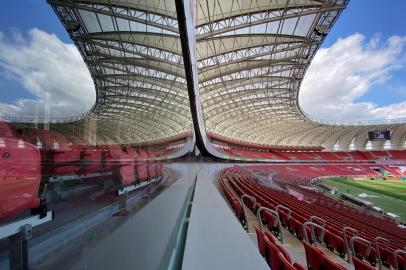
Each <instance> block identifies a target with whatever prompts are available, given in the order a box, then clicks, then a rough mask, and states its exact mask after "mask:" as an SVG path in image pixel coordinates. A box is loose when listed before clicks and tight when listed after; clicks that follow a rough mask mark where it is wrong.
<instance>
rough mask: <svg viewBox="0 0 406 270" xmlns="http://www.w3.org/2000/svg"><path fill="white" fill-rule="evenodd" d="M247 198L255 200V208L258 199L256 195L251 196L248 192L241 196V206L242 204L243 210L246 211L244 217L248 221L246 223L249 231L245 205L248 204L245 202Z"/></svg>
mask: <svg viewBox="0 0 406 270" xmlns="http://www.w3.org/2000/svg"><path fill="white" fill-rule="evenodd" d="M245 198H250V199H252V200H253V202H254V209H255V206H256V205H257V199H255V198H254V197H252V196H250V195H248V194H243V195H241V197H240V200H241V206H242V212H243V213H244V219H245V222H246V225H247V227H246V229H247V231H248V219H247V212H246V211H245V207H244V205H246V204H245V203H244V199H245Z"/></svg>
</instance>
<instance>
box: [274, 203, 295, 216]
mask: <svg viewBox="0 0 406 270" xmlns="http://www.w3.org/2000/svg"><path fill="white" fill-rule="evenodd" d="M275 208H276V211H278V210H279V209H284V210H286V211H288V219H290V217H291V216H292V211H291V210H290V209H289V208H287V207H286V206H283V205H281V204H278V205H277V206H276V207H275Z"/></svg>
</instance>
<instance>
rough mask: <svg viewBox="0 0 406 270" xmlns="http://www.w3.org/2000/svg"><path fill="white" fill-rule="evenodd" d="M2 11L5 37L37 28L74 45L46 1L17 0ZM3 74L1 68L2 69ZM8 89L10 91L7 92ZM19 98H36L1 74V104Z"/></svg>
mask: <svg viewBox="0 0 406 270" xmlns="http://www.w3.org/2000/svg"><path fill="white" fill-rule="evenodd" d="M2 6H3V8H1V9H0V32H2V33H3V34H4V35H5V37H4V38H6V39H7V38H10V36H11V35H12V34H13V33H15V32H19V33H21V34H22V35H26V34H27V32H28V31H29V30H31V29H32V28H34V27H36V28H38V29H42V30H45V31H46V32H49V33H55V34H56V35H57V36H58V38H59V39H61V40H62V41H63V42H65V43H72V42H71V40H70V38H69V35H68V34H67V33H66V31H65V29H64V28H63V26H62V24H61V23H60V21H59V20H58V18H57V17H56V15H55V13H54V11H53V10H52V9H51V8H50V6H49V5H48V4H47V3H46V1H44V0H15V1H7V2H6V3H3V4H2ZM0 72H1V67H0ZM6 89H8V90H6ZM19 98H36V96H35V95H33V94H31V93H30V92H28V91H27V90H25V89H24V88H23V87H22V86H21V83H20V82H19V81H17V80H15V79H13V78H5V76H1V74H0V102H7V103H12V102H15V101H16V100H17V99H19Z"/></svg>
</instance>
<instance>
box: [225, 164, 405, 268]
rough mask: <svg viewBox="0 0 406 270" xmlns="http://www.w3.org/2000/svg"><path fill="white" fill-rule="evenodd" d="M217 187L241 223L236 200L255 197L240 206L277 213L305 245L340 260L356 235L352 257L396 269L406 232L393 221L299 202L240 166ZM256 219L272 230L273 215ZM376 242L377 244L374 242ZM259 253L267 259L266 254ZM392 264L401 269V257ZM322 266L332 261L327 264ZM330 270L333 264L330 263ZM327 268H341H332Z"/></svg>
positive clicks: (227, 172)
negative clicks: (319, 247) (311, 244)
mask: <svg viewBox="0 0 406 270" xmlns="http://www.w3.org/2000/svg"><path fill="white" fill-rule="evenodd" d="M261 169H263V167H261ZM225 182H227V183H228V185H229V186H230V187H231V189H232V190H230V188H229V187H228V185H226V184H225ZM220 183H221V186H222V187H223V190H224V191H225V194H226V197H227V199H228V200H229V201H230V204H231V205H232V207H233V209H234V210H235V211H236V213H237V216H238V217H239V219H240V220H241V218H242V219H244V216H243V214H241V212H242V209H243V208H242V205H241V202H240V200H239V197H241V196H242V195H244V194H247V195H249V196H251V197H252V198H254V199H248V200H246V201H245V202H244V203H245V204H246V205H247V206H248V207H249V208H250V209H251V210H252V211H254V212H256V210H257V209H258V208H259V207H260V206H265V207H267V208H269V209H271V210H274V211H277V213H278V215H279V220H280V223H281V224H282V226H284V227H285V228H286V229H288V230H289V231H290V232H291V233H292V234H294V235H295V236H296V237H297V238H298V239H300V240H306V239H307V241H309V242H314V241H318V242H320V243H322V244H323V245H325V246H326V247H327V248H329V249H331V250H332V251H334V252H335V253H337V254H338V255H339V256H341V257H344V256H348V255H349V253H350V251H349V250H350V249H351V247H349V243H351V239H352V238H353V237H354V236H357V237H360V238H361V239H363V240H365V241H360V240H357V239H356V238H354V239H355V240H354V241H353V249H354V250H353V252H354V255H355V256H356V257H357V258H359V259H361V260H362V261H364V262H368V263H369V264H370V265H372V266H374V265H376V264H377V263H378V262H379V261H381V262H382V263H383V264H384V265H386V266H392V267H395V266H394V259H393V254H394V251H395V250H398V249H403V248H404V247H405V246H406V230H405V229H401V228H400V227H398V226H397V225H396V224H395V223H393V222H390V221H388V220H384V219H380V218H378V217H375V216H368V215H365V214H363V213H361V212H360V211H358V210H355V209H352V208H351V207H348V206H343V205H341V206H339V205H336V204H329V203H325V202H324V203H320V199H318V198H317V196H315V197H316V199H315V200H305V199H299V198H297V197H296V196H294V195H291V194H289V193H287V192H285V191H281V190H276V189H273V188H271V187H268V186H265V185H263V184H262V183H261V182H260V181H259V180H258V179H257V177H256V175H255V174H254V173H253V169H251V170H246V169H242V168H240V167H232V168H229V169H226V170H225V171H223V172H222V173H221V175H220ZM310 192H311V191H310ZM227 194H228V195H227ZM230 198H231V199H230ZM261 219H262V221H263V223H264V224H265V225H266V226H267V227H268V228H269V230H270V231H274V232H275V231H277V227H275V224H276V223H275V217H274V216H273V215H271V214H268V213H267V212H263V214H261ZM309 221H311V222H313V223H314V224H316V225H319V226H318V227H315V228H314V231H315V234H314V235H313V234H312V233H311V230H310V229H309V228H307V230H306V234H305V233H304V230H303V224H305V223H306V222H309ZM242 222H243V223H244V222H245V221H244V220H243V221H242ZM378 237H379V238H378ZM381 238H383V239H386V240H385V243H383V242H379V241H378V239H381ZM377 241H378V242H379V243H378V244H376V242H377ZM378 249H379V250H378ZM265 250H266V248H265ZM378 251H379V252H378ZM262 253H264V254H265V256H266V251H262ZM378 256H379V258H378ZM397 260H398V262H399V269H402V267H404V266H405V260H404V258H403V257H401V256H398V257H397ZM325 263H326V264H331V263H332V262H329V261H327V260H326V262H325ZM330 267H335V266H333V265H332V264H331V265H330ZM328 269H330V268H328ZM331 269H340V268H339V266H337V268H331Z"/></svg>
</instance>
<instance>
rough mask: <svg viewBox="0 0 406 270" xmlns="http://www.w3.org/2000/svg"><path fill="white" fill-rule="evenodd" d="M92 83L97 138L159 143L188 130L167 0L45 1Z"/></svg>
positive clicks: (179, 58)
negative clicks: (57, 18)
mask: <svg viewBox="0 0 406 270" xmlns="http://www.w3.org/2000/svg"><path fill="white" fill-rule="evenodd" d="M48 2H49V3H50V4H51V5H52V7H53V8H54V10H55V12H56V14H57V15H58V17H59V19H60V20H61V22H62V23H63V25H64V27H65V28H66V30H67V31H68V33H69V35H70V37H71V38H72V40H73V41H74V42H75V44H76V46H77V47H78V49H79V51H80V52H81V54H82V56H83V58H84V61H85V62H86V64H87V66H88V68H89V71H90V73H91V76H92V78H93V80H94V83H95V88H96V93H97V99H96V104H95V106H94V108H93V109H92V113H91V114H90V115H89V116H86V117H94V118H96V119H97V133H98V134H100V139H104V140H105V139H108V140H112V141H117V142H120V143H137V142H144V141H154V140H160V139H164V138H167V137H171V136H175V135H178V134H182V133H185V132H188V131H190V128H191V117H190V109H189V103H188V95H187V89H186V80H185V72H184V66H183V58H182V48H181V44H180V39H179V31H178V22H177V19H176V9H175V3H174V1H120V0H108V1H107V0H105V1H103V0H98V1H91V0H90V1H89V0H83V1H81V0H75V1H66V0H49V1H48Z"/></svg>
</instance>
